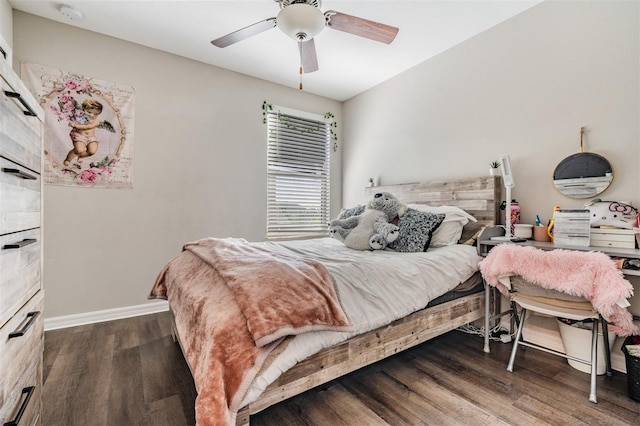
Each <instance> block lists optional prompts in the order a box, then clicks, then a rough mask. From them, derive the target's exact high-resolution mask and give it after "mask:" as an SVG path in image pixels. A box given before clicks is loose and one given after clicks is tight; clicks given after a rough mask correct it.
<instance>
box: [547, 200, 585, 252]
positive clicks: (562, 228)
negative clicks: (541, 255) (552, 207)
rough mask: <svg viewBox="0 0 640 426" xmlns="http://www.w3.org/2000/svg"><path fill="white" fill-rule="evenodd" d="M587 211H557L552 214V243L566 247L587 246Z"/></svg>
mask: <svg viewBox="0 0 640 426" xmlns="http://www.w3.org/2000/svg"><path fill="white" fill-rule="evenodd" d="M589 217H590V214H589V210H587V209H558V210H556V211H555V212H554V214H553V222H554V224H553V243H554V244H558V245H566V246H581V247H586V246H589V243H590V235H591V234H590V230H591V227H590V226H589Z"/></svg>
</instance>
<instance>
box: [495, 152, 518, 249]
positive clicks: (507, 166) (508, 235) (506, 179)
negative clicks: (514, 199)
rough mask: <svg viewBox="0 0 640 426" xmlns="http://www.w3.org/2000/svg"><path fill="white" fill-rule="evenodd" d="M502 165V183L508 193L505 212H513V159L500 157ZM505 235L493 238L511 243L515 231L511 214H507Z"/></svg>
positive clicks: (504, 156)
mask: <svg viewBox="0 0 640 426" xmlns="http://www.w3.org/2000/svg"><path fill="white" fill-rule="evenodd" d="M500 163H501V164H502V182H503V183H504V188H505V192H506V194H505V195H506V201H505V212H511V188H513V187H514V186H515V181H514V179H513V175H512V174H511V158H510V157H509V156H508V155H501V156H500ZM504 230H505V235H504V236H503V237H491V239H492V240H497V241H511V239H512V238H513V229H512V228H511V214H505V226H504Z"/></svg>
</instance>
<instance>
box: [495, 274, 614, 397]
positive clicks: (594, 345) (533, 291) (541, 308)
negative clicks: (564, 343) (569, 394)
mask: <svg viewBox="0 0 640 426" xmlns="http://www.w3.org/2000/svg"><path fill="white" fill-rule="evenodd" d="M510 281H511V289H510V290H509V299H510V301H511V308H512V311H513V315H514V318H515V319H516V324H517V326H518V331H517V332H516V337H515V341H514V343H513V349H512V350H511V357H510V358H509V364H508V365H507V371H509V372H513V366H514V363H515V359H516V354H517V352H518V348H519V347H520V346H526V347H530V348H533V349H538V350H541V351H544V352H547V353H551V354H553V355H558V356H561V357H564V358H567V359H570V360H573V361H577V362H580V363H583V364H587V365H589V366H590V367H591V387H590V390H589V401H591V402H594V403H595V402H598V401H597V399H596V377H597V364H598V328H599V327H598V324H599V323H600V324H602V334H603V337H604V346H605V347H604V354H605V363H606V370H605V371H606V375H607V376H611V375H612V373H611V353H610V349H609V348H610V347H609V339H608V330H607V322H606V321H605V320H604V318H602V316H601V315H600V314H599V313H598V312H596V310H595V309H594V307H593V305H592V304H591V302H589V301H588V300H587V299H584V298H581V297H577V296H573V295H570V294H567V293H563V292H560V291H556V290H550V289H546V288H542V287H540V286H538V285H536V284H533V283H531V282H528V281H526V280H524V279H523V278H522V277H520V276H517V275H516V276H512V277H510ZM530 312H538V313H541V314H545V315H549V316H553V317H561V318H567V319H571V320H576V321H584V320H589V319H590V320H592V321H593V329H592V335H591V359H590V360H589V361H585V360H582V359H579V358H576V357H573V356H570V355H567V354H564V353H562V352H557V351H555V350H553V349H549V348H546V347H543V346H540V345H537V344H535V343H530V342H526V341H524V340H523V338H522V329H523V328H524V325H525V322H526V320H527V316H528V314H529V313H530Z"/></svg>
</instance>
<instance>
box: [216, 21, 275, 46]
mask: <svg viewBox="0 0 640 426" xmlns="http://www.w3.org/2000/svg"><path fill="white" fill-rule="evenodd" d="M275 26H276V18H269V19H265V20H264V21H260V22H256V23H255V24H253V25H249V26H248V27H245V28H242V29H240V30H238V31H234V32H232V33H230V34H227V35H225V36H222V37H220V38H217V39H215V40H212V41H211V44H213V45H214V46H218V47H227V46H229V45H231V44H234V43H237V42H239V41H242V40H244V39H246V38H249V37H251V36H254V35H256V34H260V33H261V32H263V31H267V30H270V29H271V28H273V27H275Z"/></svg>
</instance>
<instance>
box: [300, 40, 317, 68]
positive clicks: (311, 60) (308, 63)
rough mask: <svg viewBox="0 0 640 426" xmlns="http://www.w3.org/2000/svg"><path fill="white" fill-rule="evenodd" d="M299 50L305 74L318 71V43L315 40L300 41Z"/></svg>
mask: <svg viewBox="0 0 640 426" xmlns="http://www.w3.org/2000/svg"><path fill="white" fill-rule="evenodd" d="M298 49H299V50H300V64H301V65H302V70H303V71H304V73H305V74H309V73H310V72H314V71H318V57H317V56H316V43H315V42H314V41H313V39H310V40H307V41H299V42H298Z"/></svg>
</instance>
